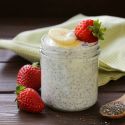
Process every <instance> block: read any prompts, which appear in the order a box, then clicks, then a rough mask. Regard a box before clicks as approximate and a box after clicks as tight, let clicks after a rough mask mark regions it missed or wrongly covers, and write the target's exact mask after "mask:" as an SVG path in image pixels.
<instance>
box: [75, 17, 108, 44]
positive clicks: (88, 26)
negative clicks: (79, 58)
mask: <svg viewBox="0 0 125 125" xmlns="http://www.w3.org/2000/svg"><path fill="white" fill-rule="evenodd" d="M105 31H106V28H103V27H101V22H99V20H95V21H94V20H91V19H88V20H83V21H81V22H80V23H79V24H78V25H77V26H76V28H75V35H76V37H77V38H78V39H79V40H81V41H85V42H88V43H93V42H97V41H98V39H101V40H104V37H103V35H104V32H105Z"/></svg>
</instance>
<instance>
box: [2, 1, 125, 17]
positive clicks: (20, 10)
mask: <svg viewBox="0 0 125 125" xmlns="http://www.w3.org/2000/svg"><path fill="white" fill-rule="evenodd" d="M78 13H84V14H86V15H114V16H120V17H125V2H124V0H0V17H35V18H37V17H38V18H39V17H50V18H51V17H56V18H69V17H71V16H73V15H75V14H78Z"/></svg>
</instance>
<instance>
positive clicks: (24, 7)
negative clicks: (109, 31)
mask: <svg viewBox="0 0 125 125" xmlns="http://www.w3.org/2000/svg"><path fill="white" fill-rule="evenodd" d="M124 1H125V0H0V38H13V37H14V36H16V35H17V34H18V33H20V32H22V31H26V30H32V29H37V28H40V27H46V26H50V25H55V24H59V23H62V22H64V21H65V20H67V19H68V18H70V17H72V16H74V15H76V14H78V13H83V14H85V15H88V16H91V15H92V16H95V15H112V16H119V17H125V2H124Z"/></svg>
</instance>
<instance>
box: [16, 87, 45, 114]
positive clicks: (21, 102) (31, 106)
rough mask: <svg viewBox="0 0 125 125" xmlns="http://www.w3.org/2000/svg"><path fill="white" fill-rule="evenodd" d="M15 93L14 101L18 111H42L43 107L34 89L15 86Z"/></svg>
mask: <svg viewBox="0 0 125 125" xmlns="http://www.w3.org/2000/svg"><path fill="white" fill-rule="evenodd" d="M16 93H17V98H16V100H17V104H18V108H19V109H20V110H23V111H27V112H32V113H39V112H41V111H42V110H43V109H44V107H45V105H44V103H43V101H42V99H41V97H40V96H39V94H38V93H37V92H36V91H35V90H34V89H32V88H25V87H24V86H17V88H16Z"/></svg>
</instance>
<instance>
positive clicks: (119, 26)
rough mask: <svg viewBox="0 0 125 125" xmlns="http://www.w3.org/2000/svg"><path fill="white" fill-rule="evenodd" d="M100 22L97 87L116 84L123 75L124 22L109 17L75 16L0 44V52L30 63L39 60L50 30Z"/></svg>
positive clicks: (123, 20)
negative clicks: (44, 37)
mask: <svg viewBox="0 0 125 125" xmlns="http://www.w3.org/2000/svg"><path fill="white" fill-rule="evenodd" d="M88 18H89V19H90V18H92V19H99V20H100V21H101V22H102V24H103V25H104V26H105V27H106V28H107V31H106V33H105V36H104V37H105V40H104V41H99V42H100V48H101V53H100V56H99V69H100V70H99V86H101V85H104V84H106V83H108V82H109V81H110V80H117V79H119V78H120V77H122V76H124V75H125V19H124V18H119V17H112V16H91V17H88V16H85V15H82V14H79V15H76V16H74V17H72V18H71V19H69V20H68V21H66V22H64V23H62V24H59V25H56V26H51V27H45V28H40V29H36V30H31V31H25V32H22V33H20V34H18V35H17V36H16V37H15V38H13V39H12V40H2V39H1V40H0V48H5V49H9V50H12V51H14V52H15V53H17V54H18V55H20V56H21V57H23V58H25V59H27V60H29V61H31V62H33V61H39V60H40V52H39V49H40V43H41V37H42V35H43V34H45V33H47V32H48V30H49V29H50V28H52V27H64V28H69V29H73V28H74V27H75V25H76V24H77V23H78V22H79V21H81V20H83V19H88Z"/></svg>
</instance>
